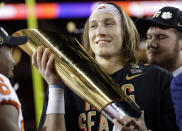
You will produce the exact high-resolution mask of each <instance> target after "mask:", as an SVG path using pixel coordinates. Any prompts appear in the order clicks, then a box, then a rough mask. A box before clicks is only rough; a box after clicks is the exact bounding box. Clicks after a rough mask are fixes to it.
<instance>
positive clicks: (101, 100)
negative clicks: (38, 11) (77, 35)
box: [13, 29, 141, 124]
mask: <svg viewBox="0 0 182 131" xmlns="http://www.w3.org/2000/svg"><path fill="white" fill-rule="evenodd" d="M13 35H14V36H26V37H27V38H28V42H27V43H26V44H25V45H20V46H19V47H20V48H21V49H22V50H23V51H25V52H26V53H27V54H28V55H30V56H31V55H32V54H33V52H34V51H35V50H36V49H37V48H38V47H39V46H43V47H45V48H49V49H50V50H51V53H53V54H54V55H55V67H56V70H57V73H58V75H59V76H60V77H61V79H62V80H63V81H64V83H65V84H66V85H67V86H68V87H69V88H70V89H71V90H72V91H74V92H75V93H76V94H77V95H79V96H80V97H81V98H82V99H84V100H86V101H87V102H89V103H90V104H91V105H92V106H94V107H95V108H96V109H97V110H98V111H99V112H101V113H102V114H103V115H104V116H105V117H106V118H108V119H109V120H111V121H112V122H113V119H118V120H121V118H122V117H123V116H129V117H134V118H139V117H140V116H141V111H140V109H139V108H138V106H137V105H136V104H135V103H134V102H133V101H132V100H131V99H130V98H129V97H128V96H126V95H125V93H124V92H123V91H122V90H121V89H120V87H119V86H117V85H116V84H115V82H114V81H113V80H112V78H111V77H110V76H109V75H108V74H107V73H106V72H105V71H104V69H103V68H102V67H101V66H100V65H98V64H97V62H96V61H95V59H94V58H93V57H92V56H90V55H89V54H88V53H87V51H86V50H85V49H84V48H83V47H82V45H81V44H80V43H79V42H78V41H77V40H76V39H74V38H71V37H65V36H63V35H59V34H56V33H44V32H40V31H39V30H36V29H24V30H20V31H17V32H15V33H14V34H13ZM121 121H123V120H121ZM125 122H126V121H125ZM123 124H125V123H123Z"/></svg>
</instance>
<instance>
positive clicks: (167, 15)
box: [161, 12, 172, 19]
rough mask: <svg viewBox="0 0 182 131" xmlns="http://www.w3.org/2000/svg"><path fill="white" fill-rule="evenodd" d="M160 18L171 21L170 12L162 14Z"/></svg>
mask: <svg viewBox="0 0 182 131" xmlns="http://www.w3.org/2000/svg"><path fill="white" fill-rule="evenodd" d="M161 17H162V18H163V19H171V18H172V13H171V12H163V13H162V15H161Z"/></svg>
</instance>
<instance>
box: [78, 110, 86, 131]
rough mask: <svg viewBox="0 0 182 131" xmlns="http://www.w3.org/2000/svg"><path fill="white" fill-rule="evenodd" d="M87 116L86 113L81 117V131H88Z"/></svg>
mask: <svg viewBox="0 0 182 131" xmlns="http://www.w3.org/2000/svg"><path fill="white" fill-rule="evenodd" d="M86 119H87V118H86V114H85V113H82V114H80V116H79V122H78V123H79V128H80V129H81V130H84V131H87V125H86Z"/></svg>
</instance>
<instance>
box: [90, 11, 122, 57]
mask: <svg viewBox="0 0 182 131" xmlns="http://www.w3.org/2000/svg"><path fill="white" fill-rule="evenodd" d="M88 28H89V33H88V34H89V43H90V47H91V49H92V51H93V52H94V54H95V57H113V56H118V55H122V53H121V49H122V42H123V41H122V38H121V34H122V31H121V21H120V18H119V17H118V16H116V15H113V14H112V13H108V12H102V13H96V14H93V15H92V16H91V17H90V19H89V27H88Z"/></svg>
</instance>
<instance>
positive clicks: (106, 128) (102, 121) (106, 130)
mask: <svg viewBox="0 0 182 131" xmlns="http://www.w3.org/2000/svg"><path fill="white" fill-rule="evenodd" d="M103 130H104V131H109V125H108V120H107V118H106V117H104V116H103V115H100V123H99V130H98V131H103Z"/></svg>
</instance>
